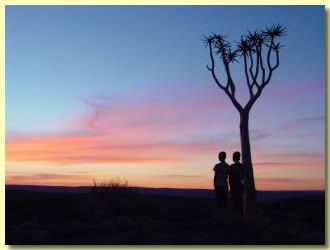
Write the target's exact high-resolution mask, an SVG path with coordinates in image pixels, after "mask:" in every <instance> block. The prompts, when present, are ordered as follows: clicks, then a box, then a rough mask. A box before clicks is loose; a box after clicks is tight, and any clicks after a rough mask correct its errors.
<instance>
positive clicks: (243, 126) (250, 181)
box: [240, 110, 257, 216]
mask: <svg viewBox="0 0 330 250" xmlns="http://www.w3.org/2000/svg"><path fill="white" fill-rule="evenodd" d="M240 118H241V121H240V133H241V152H242V163H243V165H244V167H245V169H246V174H245V178H244V196H243V197H244V200H243V203H244V214H245V215H248V216H249V214H251V213H255V212H256V205H257V200H256V188H255V184H254V174H253V166H252V157H251V149H250V137H249V111H245V110H244V111H242V112H241V114H240Z"/></svg>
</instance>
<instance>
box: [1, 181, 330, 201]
mask: <svg viewBox="0 0 330 250" xmlns="http://www.w3.org/2000/svg"><path fill="white" fill-rule="evenodd" d="M90 189H91V187H90V186H81V187H66V186H36V185H6V190H24V191H32V192H56V193H61V192H65V193H67V192H70V193H86V192H89V191H90ZM129 189H130V190H132V191H133V192H137V193H141V194H145V195H167V196H183V197H201V198H215V194H214V191H213V190H212V189H179V188H146V187H129ZM315 195H317V196H324V195H325V191H324V190H318V191H310V190H306V191H258V192H257V197H258V200H259V201H274V200H281V199H289V198H294V197H306V196H315Z"/></svg>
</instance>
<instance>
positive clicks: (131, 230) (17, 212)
mask: <svg viewBox="0 0 330 250" xmlns="http://www.w3.org/2000/svg"><path fill="white" fill-rule="evenodd" d="M193 194H195V195H193ZM258 201H259V204H260V206H261V207H262V209H263V211H264V213H265V218H266V220H264V221H255V220H254V221H253V220H251V221H249V220H247V219H244V218H243V217H241V216H240V215H239V214H237V212H235V211H234V210H232V209H231V207H229V208H227V209H226V210H222V209H220V208H218V207H217V206H216V202H215V197H214V193H213V191H212V190H202V189H200V190H197V189H193V190H189V189H157V188H134V187H132V188H126V189H123V190H115V191H113V190H109V191H107V192H106V191H100V192H97V191H95V190H94V191H93V188H91V187H77V188H70V187H42V186H14V185H13V186H6V244H9V245H33V244H93V245H95V244H115V245H117V244H188V245H189V244H203V245H205V244H206V245H208V244H210V245H218V244H220V245H221V244H224V245H230V244H313V245H317V244H324V243H325V196H324V191H278V192H276V191H269V192H267V191H264V192H258Z"/></svg>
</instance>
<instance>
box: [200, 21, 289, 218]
mask: <svg viewBox="0 0 330 250" xmlns="http://www.w3.org/2000/svg"><path fill="white" fill-rule="evenodd" d="M285 33H286V29H285V28H284V27H283V26H282V25H272V26H270V27H266V28H265V30H256V31H254V32H250V31H248V34H247V35H242V36H241V40H240V41H239V42H238V43H237V46H236V48H235V49H234V48H233V47H234V46H232V44H231V43H230V42H229V41H228V40H227V37H226V36H224V35H220V34H215V33H213V34H212V35H210V36H204V42H205V46H206V47H208V48H209V53H210V59H211V65H207V69H208V70H209V71H210V72H211V74H212V77H213V79H214V81H215V82H216V84H217V85H218V86H219V88H220V89H222V90H223V91H224V92H225V93H226V94H227V96H228V97H229V99H230V100H231V102H232V104H233V105H234V107H235V108H236V109H237V111H238V112H239V115H240V126H239V127H240V137H241V151H242V162H243V165H244V166H245V167H246V170H247V173H246V176H245V180H244V183H245V184H244V189H245V200H244V203H245V212H247V210H250V211H251V210H254V208H256V189H255V181H254V174H253V165H252V158H251V148H250V137H249V114H250V111H251V108H252V106H253V105H254V103H255V102H256V101H257V99H258V98H259V97H260V95H261V93H262V91H263V89H264V88H265V87H266V86H267V85H268V84H269V82H270V80H271V78H272V75H273V72H274V71H275V70H276V69H277V68H278V66H279V65H280V55H279V51H280V48H281V47H282V45H281V44H280V43H279V42H278V43H277V42H275V41H276V40H277V38H279V37H282V36H283V35H285ZM215 58H218V59H219V61H220V64H222V65H223V67H224V72H225V74H226V76H227V83H226V84H225V85H224V84H223V83H222V82H221V81H220V80H219V78H218V76H217V75H216V72H215ZM239 59H240V60H243V62H244V74H245V78H246V84H247V86H248V90H249V94H250V97H249V100H248V101H247V103H246V105H245V106H242V105H241V104H240V103H239V102H238V101H237V99H236V97H235V92H236V87H235V83H234V81H233V79H232V76H231V71H230V65H231V64H232V63H235V62H239ZM273 61H275V62H273Z"/></svg>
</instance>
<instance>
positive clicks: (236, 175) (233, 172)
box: [228, 152, 245, 213]
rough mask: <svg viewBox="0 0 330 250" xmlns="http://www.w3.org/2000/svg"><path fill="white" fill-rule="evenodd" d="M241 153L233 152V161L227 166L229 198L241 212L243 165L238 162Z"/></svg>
mask: <svg viewBox="0 0 330 250" xmlns="http://www.w3.org/2000/svg"><path fill="white" fill-rule="evenodd" d="M240 158H241V154H240V152H235V153H234V154H233V161H234V163H233V164H232V165H230V166H229V169H228V174H229V186H230V193H231V199H232V202H233V206H234V208H235V209H237V210H239V211H240V212H241V213H242V212H243V182H244V172H245V171H244V166H243V165H242V164H241V163H240Z"/></svg>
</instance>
